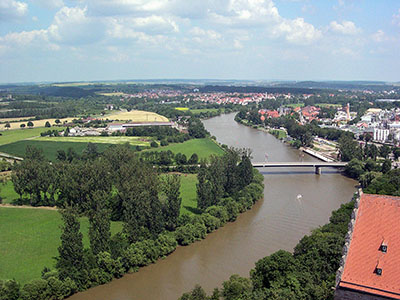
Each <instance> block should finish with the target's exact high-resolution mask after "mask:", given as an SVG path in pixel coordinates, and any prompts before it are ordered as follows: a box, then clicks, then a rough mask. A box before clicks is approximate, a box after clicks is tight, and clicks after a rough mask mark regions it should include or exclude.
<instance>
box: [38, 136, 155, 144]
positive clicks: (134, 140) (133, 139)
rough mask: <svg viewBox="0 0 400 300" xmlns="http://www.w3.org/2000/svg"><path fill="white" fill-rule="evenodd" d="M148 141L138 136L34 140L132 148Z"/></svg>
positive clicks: (43, 138) (46, 137)
mask: <svg viewBox="0 0 400 300" xmlns="http://www.w3.org/2000/svg"><path fill="white" fill-rule="evenodd" d="M149 140H153V139H152V138H147V137H139V136H76V137H73V136H60V137H50V136H44V137H40V138H37V139H35V141H39V142H43V141H44V142H54V143H59V142H68V143H69V142H73V143H93V144H126V143H129V144H130V145H132V146H150V142H149Z"/></svg>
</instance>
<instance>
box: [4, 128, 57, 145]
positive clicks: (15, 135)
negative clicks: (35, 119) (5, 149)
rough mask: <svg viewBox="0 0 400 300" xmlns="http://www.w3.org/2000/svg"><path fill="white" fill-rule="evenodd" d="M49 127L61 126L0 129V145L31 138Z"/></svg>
mask: <svg viewBox="0 0 400 300" xmlns="http://www.w3.org/2000/svg"><path fill="white" fill-rule="evenodd" d="M49 129H51V130H53V129H57V130H62V129H63V127H54V128H52V127H51V128H46V127H42V128H30V129H28V128H27V129H22V130H21V129H17V130H4V131H1V134H2V135H1V136H0V145H5V144H11V143H15V142H18V141H22V140H25V139H29V138H33V137H36V136H40V134H41V133H42V132H44V131H48V130H49Z"/></svg>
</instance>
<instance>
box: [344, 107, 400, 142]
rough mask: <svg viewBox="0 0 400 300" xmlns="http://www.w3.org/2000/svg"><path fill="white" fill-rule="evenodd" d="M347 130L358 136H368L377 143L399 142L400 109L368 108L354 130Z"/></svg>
mask: <svg viewBox="0 0 400 300" xmlns="http://www.w3.org/2000/svg"><path fill="white" fill-rule="evenodd" d="M349 130H351V131H353V132H354V133H356V134H358V135H360V134H363V133H367V134H370V135H371V137H372V139H373V140H374V141H377V142H382V143H387V142H392V143H395V142H396V141H400V109H399V108H396V109H391V110H382V109H380V108H370V109H368V110H367V111H366V112H365V114H364V115H363V116H362V117H361V121H360V122H358V123H357V125H356V128H354V127H353V128H349Z"/></svg>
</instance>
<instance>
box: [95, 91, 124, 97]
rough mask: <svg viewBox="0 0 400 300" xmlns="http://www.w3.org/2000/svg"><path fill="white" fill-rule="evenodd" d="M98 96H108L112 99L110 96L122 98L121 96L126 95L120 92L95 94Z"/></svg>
mask: <svg viewBox="0 0 400 300" xmlns="http://www.w3.org/2000/svg"><path fill="white" fill-rule="evenodd" d="M97 94H98V95H102V96H110V97H112V96H123V95H126V94H125V93H122V92H113V93H112V92H110V93H97Z"/></svg>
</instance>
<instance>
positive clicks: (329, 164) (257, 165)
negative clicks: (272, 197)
mask: <svg viewBox="0 0 400 300" xmlns="http://www.w3.org/2000/svg"><path fill="white" fill-rule="evenodd" d="M252 164H253V167H255V168H285V167H286V168H293V167H296V168H302V167H313V168H317V167H330V168H343V167H345V166H346V165H347V162H322V161H321V162H319V161H316V162H253V163H252Z"/></svg>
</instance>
